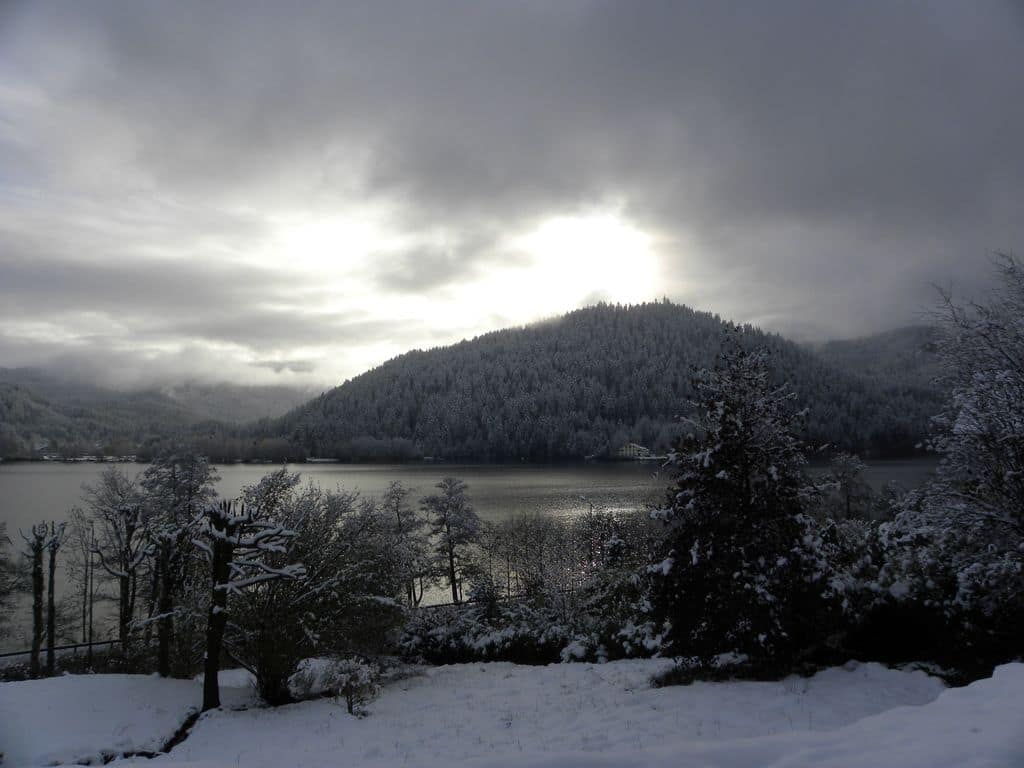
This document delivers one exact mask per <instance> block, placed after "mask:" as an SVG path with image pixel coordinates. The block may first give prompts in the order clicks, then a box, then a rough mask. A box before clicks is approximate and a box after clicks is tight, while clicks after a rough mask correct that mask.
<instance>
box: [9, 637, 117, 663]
mask: <svg viewBox="0 0 1024 768" xmlns="http://www.w3.org/2000/svg"><path fill="white" fill-rule="evenodd" d="M120 642H121V641H120V640H96V641H95V642H92V643H69V644H67V645H55V646H54V647H53V650H55V651H74V652H75V653H77V651H78V649H79V648H86V649H88V648H99V647H101V646H105V645H117V644H118V643H120ZM31 655H32V650H31V649H29V650H27V651H7V652H5V653H0V659H11V658H14V657H15V656H31ZM39 655H40V657H44V656H45V655H46V648H45V647H43V648H40V649H39Z"/></svg>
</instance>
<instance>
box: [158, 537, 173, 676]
mask: <svg viewBox="0 0 1024 768" xmlns="http://www.w3.org/2000/svg"><path fill="white" fill-rule="evenodd" d="M160 560H161V562H160V590H159V597H158V599H157V609H156V610H157V614H158V615H159V616H160V618H159V619H158V620H157V646H158V647H157V671H158V672H159V673H160V676H161V677H168V676H169V675H170V674H171V640H172V636H173V634H174V620H173V618H172V617H171V611H172V610H173V609H174V600H173V596H172V594H171V590H172V589H173V583H172V582H173V574H171V567H170V566H171V564H170V555H169V553H167V552H166V551H165V552H162V553H161V558H160Z"/></svg>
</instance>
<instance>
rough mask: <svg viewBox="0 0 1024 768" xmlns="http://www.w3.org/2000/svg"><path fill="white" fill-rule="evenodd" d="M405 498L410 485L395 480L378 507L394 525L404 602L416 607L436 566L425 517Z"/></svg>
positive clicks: (407, 495)
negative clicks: (432, 561)
mask: <svg viewBox="0 0 1024 768" xmlns="http://www.w3.org/2000/svg"><path fill="white" fill-rule="evenodd" d="M408 498H409V489H408V488H406V487H405V486H403V485H402V484H401V483H400V482H398V481H397V480H395V481H393V482H391V483H390V484H389V485H388V487H387V490H385V491H384V494H383V495H382V496H381V499H380V511H381V513H382V514H383V515H384V516H385V517H386V518H388V519H389V520H390V521H391V524H392V526H393V531H394V540H395V548H396V549H397V553H396V554H397V557H398V560H399V561H400V562H401V563H402V565H403V570H404V571H405V573H404V575H403V582H404V584H405V599H406V604H407V605H409V606H410V607H415V606H417V605H419V604H420V601H421V600H423V591H424V588H425V585H426V583H427V582H428V581H429V580H430V579H431V577H432V576H433V573H434V570H435V569H434V568H433V565H432V563H431V557H430V541H429V538H428V535H427V520H426V519H425V518H424V517H423V515H422V514H421V513H419V512H418V511H417V510H416V509H414V508H413V507H412V506H411V505H410V504H409V502H408Z"/></svg>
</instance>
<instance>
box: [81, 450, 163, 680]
mask: <svg viewBox="0 0 1024 768" xmlns="http://www.w3.org/2000/svg"><path fill="white" fill-rule="evenodd" d="M83 499H84V501H85V507H86V510H87V514H88V515H89V518H90V519H91V520H92V521H93V522H94V523H95V534H96V538H95V541H94V550H93V553H94V554H95V555H96V556H97V558H98V559H99V565H100V568H101V570H102V572H103V573H104V574H105V575H106V577H107V578H108V579H111V580H113V581H114V582H115V583H116V584H117V606H118V610H117V635H118V640H119V641H120V645H121V653H122V655H123V656H124V658H125V659H126V660H127V659H129V658H130V653H129V640H130V637H129V635H130V630H131V627H132V623H133V622H134V620H135V604H136V597H137V594H138V575H139V570H140V566H142V564H143V563H144V562H145V561H146V558H147V557H149V555H150V554H151V552H152V549H151V544H150V542H149V541H148V539H147V537H146V528H145V510H144V508H143V505H142V499H141V498H140V495H139V491H138V488H137V487H136V485H135V483H134V481H132V480H129V479H128V477H127V476H126V475H125V474H124V473H123V472H122V471H121V470H120V469H118V468H117V467H108V468H107V469H105V470H104V471H103V473H102V474H101V475H100V477H99V480H97V482H96V483H95V484H94V485H85V486H83Z"/></svg>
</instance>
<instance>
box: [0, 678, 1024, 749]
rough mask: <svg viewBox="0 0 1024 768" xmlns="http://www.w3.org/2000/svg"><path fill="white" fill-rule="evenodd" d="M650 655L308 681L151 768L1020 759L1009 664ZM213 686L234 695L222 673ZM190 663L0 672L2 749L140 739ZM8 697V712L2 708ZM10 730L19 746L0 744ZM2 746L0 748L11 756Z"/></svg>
mask: <svg viewBox="0 0 1024 768" xmlns="http://www.w3.org/2000/svg"><path fill="white" fill-rule="evenodd" d="M666 665H667V662H665V661H663V660H635V661H620V662H612V663H609V664H555V665H551V666H547V667H526V666H517V665H514V664H505V663H492V664H466V665H453V666H447V667H435V668H427V669H423V670H420V673H419V674H416V675H414V676H412V677H408V678H406V679H402V680H398V681H394V682H391V683H389V684H387V685H386V686H385V688H384V691H383V693H382V695H381V697H380V698H379V699H378V700H376V701H374V702H372V703H371V704H370V706H369V710H370V715H369V716H368V717H365V718H362V719H360V718H355V717H352V716H349V715H348V714H347V713H346V712H345V709H344V705H339V704H337V703H335V702H334V701H333V700H330V699H320V700H316V701H308V702H303V703H299V704H294V705H290V706H286V707H279V708H276V709H267V708H249V709H245V710H230V709H225V710H221V711H217V712H211V713H207V714H206V715H205V716H203V717H202V718H200V719H199V721H198V722H197V723H196V725H195V727H194V728H193V730H192V733H191V735H190V736H189V738H188V739H186V740H185V741H184V742H183V743H181V744H180V745H179V746H177V747H175V749H174V750H173V751H172V752H171V753H170V754H169V755H163V756H160V757H158V758H156V759H154V760H147V759H143V758H135V759H133V760H130V761H118V762H116V763H115V764H116V765H127V764H134V765H138V766H151V768H176V767H181V768H183V767H184V766H191V767H192V768H199V767H200V766H202V767H204V768H214V767H215V766H216V767H218V768H219V767H221V766H236V765H243V766H253V767H254V768H263V767H266V768H284V767H286V766H289V767H291V766H294V767H295V768H301V767H303V766H310V767H314V766H315V767H316V768H326V767H328V766H342V765H359V766H371V767H372V766H405V765H412V766H423V767H424V768H435V767H437V768H440V767H441V766H445V768H451V767H452V766H458V765H472V766H487V767H488V768H512V766H516V767H517V768H530V767H531V766H532V767H534V768H542V767H543V768H577V767H579V768H583V766H587V767H588V768H606V767H607V768H611V766H627V767H628V768H690V767H691V766H692V767H693V768H697V767H699V768H754V767H755V766H757V768H765V767H772V768H812V766H813V768H860V767H861V766H864V767H865V768H866V767H868V766H870V767H871V768H889V767H891V768H897V767H898V768H1020V767H1021V766H1024V707H1022V706H1021V704H1020V702H1021V701H1022V700H1024V664H1009V665H1005V666H1002V667H1000V668H998V669H997V670H996V673H995V675H994V676H993V677H992V678H990V679H987V680H981V681H978V682H976V683H974V684H972V685H970V686H967V687H966V688H957V689H948V690H947V689H946V688H945V687H944V686H943V685H942V683H941V682H940V681H939V680H937V679H936V678H932V677H928V676H927V675H926V674H925V673H924V672H921V671H900V670H891V669H887V668H885V667H883V666H881V665H878V664H848V665H846V666H844V667H837V668H832V669H828V670H824V671H822V672H820V673H818V674H817V675H815V676H814V677H811V678H806V679H804V678H787V679H786V680H782V681H778V682H727V683H697V684H694V685H690V686H681V687H670V688H662V689H653V688H651V687H650V686H649V682H648V681H649V678H650V676H651V675H652V674H654V673H655V672H657V671H658V670H660V669H663V668H665V666H666ZM226 682H227V683H228V684H230V685H236V686H238V687H237V688H235V689H234V690H232V691H229V692H226V693H227V694H228V695H227V696H226V699H227V701H228V702H229V704H234V703H239V702H244V701H245V700H246V698H247V697H248V696H250V695H251V693H250V689H248V688H247V687H245V686H246V684H247V677H246V676H245V675H244V674H238V675H235V674H231V675H229V676H228V677H227V678H226ZM198 702H199V686H198V685H197V683H196V682H195V681H174V680H161V679H159V678H157V677H144V676H128V675H103V676H66V677H62V678H56V679H53V680H44V681H37V682H29V683H7V684H2V685H0V739H3V740H2V741H0V745H2V746H0V749H4V750H6V751H7V752H8V758H7V762H5V763H4V768H8V766H9V765H15V766H17V765H33V766H34V765H45V764H47V763H52V762H53V761H54V760H65V761H66V760H69V759H73V757H74V756H80V755H84V756H97V755H103V754H110V753H112V752H124V751H130V750H138V749H154V748H158V747H159V745H160V744H161V743H162V742H163V741H164V740H165V739H166V738H168V737H169V736H170V735H171V734H172V733H173V732H174V730H175V729H176V728H177V726H178V724H179V723H180V722H181V721H182V720H183V719H184V717H185V716H186V715H187V714H188V712H189V711H190V709H191V708H193V707H195V705H196V704H197V703H198ZM12 715H13V717H14V721H13V722H9V718H10V717H11V716H12ZM12 736H13V737H14V738H17V739H19V740H20V742H19V743H20V746H19V747H18V749H19V750H20V751H17V752H15V751H12V750H11V749H10V746H9V745H10V744H12V743H15V742H13V741H11V738H12ZM15 758H16V759H15Z"/></svg>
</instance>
